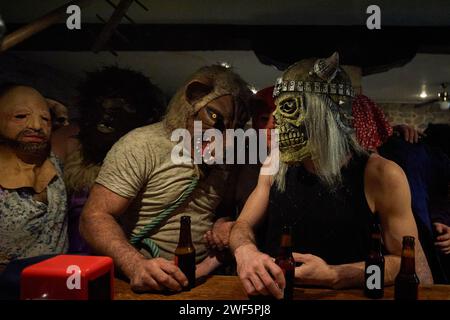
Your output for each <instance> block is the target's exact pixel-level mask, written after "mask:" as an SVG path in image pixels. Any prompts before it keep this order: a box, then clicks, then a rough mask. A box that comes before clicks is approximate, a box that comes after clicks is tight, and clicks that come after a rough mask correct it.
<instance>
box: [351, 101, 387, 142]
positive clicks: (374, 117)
mask: <svg viewBox="0 0 450 320" xmlns="http://www.w3.org/2000/svg"><path fill="white" fill-rule="evenodd" d="M352 109H353V118H354V119H353V127H354V128H355V132H356V137H357V139H358V142H359V144H360V145H361V146H362V147H363V148H364V149H367V150H375V149H376V148H378V147H379V146H380V145H382V144H383V143H384V142H386V140H387V139H388V138H389V137H390V136H391V135H392V127H391V125H390V124H389V122H388V121H387V120H386V117H385V115H384V113H383V110H381V108H380V107H378V106H377V105H376V104H375V102H373V101H372V100H370V99H369V98H368V97H366V96H364V95H357V96H356V97H355V99H354V100H353V104H352Z"/></svg>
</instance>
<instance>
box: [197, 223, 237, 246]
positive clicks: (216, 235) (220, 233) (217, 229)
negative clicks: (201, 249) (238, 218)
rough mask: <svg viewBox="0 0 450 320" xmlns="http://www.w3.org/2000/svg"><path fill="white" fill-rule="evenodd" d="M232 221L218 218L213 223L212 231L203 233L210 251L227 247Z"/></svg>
mask: <svg viewBox="0 0 450 320" xmlns="http://www.w3.org/2000/svg"><path fill="white" fill-rule="evenodd" d="M233 225H234V221H229V220H228V218H219V219H217V221H216V222H215V223H214V225H213V228H212V230H210V231H207V232H206V233H205V236H204V238H205V240H206V242H207V244H208V247H209V248H211V249H217V250H223V249H226V248H228V247H229V243H230V232H231V228H232V227H233Z"/></svg>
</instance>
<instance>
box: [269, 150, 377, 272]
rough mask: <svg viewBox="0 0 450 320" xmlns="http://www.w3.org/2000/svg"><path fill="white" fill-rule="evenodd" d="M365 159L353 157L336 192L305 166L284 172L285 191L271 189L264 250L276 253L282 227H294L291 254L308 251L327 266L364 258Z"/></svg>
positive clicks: (367, 222)
mask: <svg viewBox="0 0 450 320" xmlns="http://www.w3.org/2000/svg"><path fill="white" fill-rule="evenodd" d="M368 157H369V156H368V155H359V156H358V155H353V156H352V158H351V160H350V161H349V163H348V164H347V165H346V166H345V167H343V169H342V170H341V173H342V185H341V186H338V187H337V188H336V189H335V190H334V191H330V190H329V189H328V188H327V187H326V186H324V185H323V184H322V183H321V182H320V180H319V178H318V177H317V176H316V175H314V174H311V173H309V172H308V171H306V169H304V168H303V166H291V167H289V168H288V170H287V173H286V190H285V192H282V193H281V192H280V191H278V190H277V187H276V185H275V184H274V185H273V186H272V188H271V190H270V200H269V210H268V225H267V236H266V245H265V251H266V253H268V254H269V255H271V256H276V255H277V254H278V249H279V244H280V237H281V231H282V227H283V225H284V224H287V225H289V226H291V227H292V238H293V239H292V240H293V249H294V252H300V253H310V254H313V255H316V256H319V257H321V258H322V259H324V260H325V261H326V262H327V263H328V264H343V263H351V262H356V261H363V260H365V258H366V256H367V253H368V250H369V236H370V229H369V228H370V224H371V222H372V219H373V214H372V212H371V210H370V208H369V206H368V204H367V201H366V197H365V194H364V170H365V167H366V164H367V160H368Z"/></svg>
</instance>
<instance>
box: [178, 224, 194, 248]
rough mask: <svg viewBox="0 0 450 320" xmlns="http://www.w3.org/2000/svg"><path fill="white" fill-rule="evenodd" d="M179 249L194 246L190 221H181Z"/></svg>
mask: <svg viewBox="0 0 450 320" xmlns="http://www.w3.org/2000/svg"><path fill="white" fill-rule="evenodd" d="M178 246H179V247H189V246H192V238H191V223H190V221H184V220H182V221H181V227H180V238H179V240H178Z"/></svg>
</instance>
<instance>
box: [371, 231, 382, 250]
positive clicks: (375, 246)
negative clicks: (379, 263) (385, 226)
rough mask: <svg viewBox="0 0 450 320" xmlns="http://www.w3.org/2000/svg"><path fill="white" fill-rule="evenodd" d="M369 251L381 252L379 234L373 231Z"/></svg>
mask: <svg viewBox="0 0 450 320" xmlns="http://www.w3.org/2000/svg"><path fill="white" fill-rule="evenodd" d="M370 251H371V252H373V253H378V254H380V255H381V254H382V252H381V234H379V233H374V234H372V236H371V239H370Z"/></svg>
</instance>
